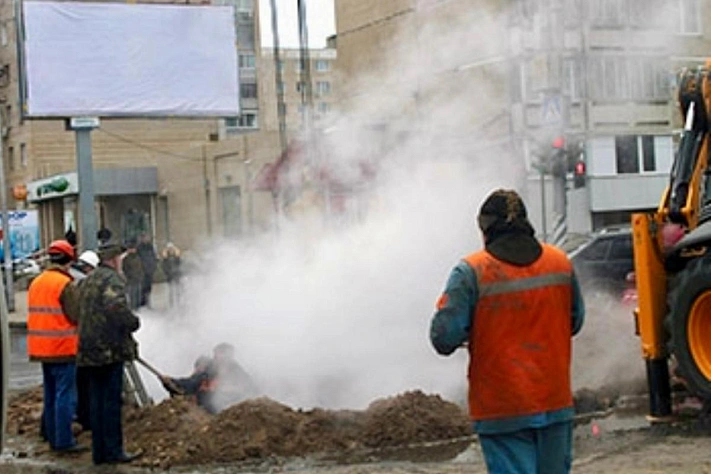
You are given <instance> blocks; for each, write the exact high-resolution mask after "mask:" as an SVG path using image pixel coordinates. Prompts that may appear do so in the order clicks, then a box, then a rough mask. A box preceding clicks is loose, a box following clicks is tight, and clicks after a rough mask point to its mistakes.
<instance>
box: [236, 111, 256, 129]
mask: <svg viewBox="0 0 711 474" xmlns="http://www.w3.org/2000/svg"><path fill="white" fill-rule="evenodd" d="M239 126H240V127H241V128H256V127H257V114H242V115H240V117H239Z"/></svg>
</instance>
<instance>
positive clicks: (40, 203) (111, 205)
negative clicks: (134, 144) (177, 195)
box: [27, 168, 167, 247]
mask: <svg viewBox="0 0 711 474" xmlns="http://www.w3.org/2000/svg"><path fill="white" fill-rule="evenodd" d="M78 194H79V184H78V179H77V173H76V172H69V173H63V174H58V175H54V176H50V177H48V178H43V179H39V180H36V181H32V182H30V183H28V184H27V201H28V203H29V204H30V205H34V206H36V207H37V209H38V211H39V224H40V234H41V241H42V246H43V247H45V246H47V245H48V244H49V242H51V241H52V240H54V239H58V238H65V237H66V236H67V235H70V234H71V233H72V232H73V233H75V234H80V229H81V216H79V215H78ZM94 194H95V205H96V216H97V221H98V228H99V229H108V230H109V231H110V232H111V234H112V238H113V239H114V240H118V241H120V242H127V241H129V240H132V239H136V238H137V237H138V236H139V235H141V234H143V233H146V234H149V235H151V236H154V235H155V234H156V202H157V195H158V170H157V168H99V169H95V170H94ZM165 224H166V225H167V223H165ZM77 238H78V241H79V242H81V235H77Z"/></svg>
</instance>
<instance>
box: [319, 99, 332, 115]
mask: <svg viewBox="0 0 711 474" xmlns="http://www.w3.org/2000/svg"><path fill="white" fill-rule="evenodd" d="M329 110H331V104H329V103H328V102H319V103H318V111H319V112H320V113H322V114H327V113H328V112H329Z"/></svg>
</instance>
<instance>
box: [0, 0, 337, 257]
mask: <svg viewBox="0 0 711 474" xmlns="http://www.w3.org/2000/svg"><path fill="white" fill-rule="evenodd" d="M30 1H31V0H30ZM144 1H145V3H180V4H185V3H187V4H201V5H202V4H209V3H212V4H214V5H227V6H232V7H234V15H235V17H234V20H235V28H236V38H237V44H236V48H237V52H238V62H239V78H240V79H239V80H240V110H241V114H240V116H238V117H232V118H225V119H204V120H192V119H171V118H165V119H104V120H102V122H101V127H100V128H98V129H96V130H94V131H93V132H92V149H93V164H94V171H95V172H94V185H95V194H96V212H97V216H98V221H99V227H100V228H102V227H106V228H108V229H110V230H111V231H112V233H113V234H114V236H116V238H118V239H120V240H123V241H126V240H128V239H130V238H133V237H135V236H136V235H138V234H139V233H143V232H148V233H150V234H152V235H153V236H154V240H155V242H156V244H157V245H158V246H159V247H160V246H162V245H164V244H165V243H166V242H167V241H173V242H175V243H176V244H177V245H178V246H179V247H181V248H199V247H200V246H201V245H202V244H204V243H206V242H207V239H208V238H209V237H213V238H220V237H222V238H226V239H235V238H241V237H244V236H248V235H251V234H253V233H257V232H261V231H267V230H270V229H272V228H273V226H274V219H275V216H274V211H273V209H274V205H273V202H272V196H271V195H270V193H268V192H260V191H256V190H254V189H253V188H252V182H253V181H254V179H255V177H256V176H258V174H259V173H260V170H261V169H262V168H263V167H264V166H265V165H266V164H267V163H270V162H273V161H275V160H277V159H278V158H279V156H280V154H281V152H282V150H281V146H280V142H279V131H278V130H279V127H278V121H277V104H276V94H275V87H274V84H275V82H274V63H273V60H272V56H271V51H267V50H264V51H263V50H262V48H261V41H260V31H259V26H258V25H259V8H258V2H257V1H255V0H212V1H209V0H188V1H187V2H184V1H181V2H173V1H169V0H144ZM18 12H19V9H18V8H17V5H15V6H13V5H12V2H5V3H2V5H0V15H1V18H2V19H3V21H2V22H0V112H1V113H2V139H3V140H2V144H3V153H4V163H5V171H6V178H7V179H6V180H7V185H8V195H9V208H10V210H13V209H37V210H38V212H39V221H40V226H41V241H42V242H41V243H42V246H46V245H47V243H48V242H50V241H51V240H53V239H56V238H60V237H62V236H64V235H65V233H66V232H67V230H69V229H72V230H73V231H75V232H77V233H80V231H81V224H80V219H81V216H79V215H78V203H77V199H78V185H77V173H76V150H75V136H74V133H73V132H71V131H68V130H66V129H65V123H64V122H63V121H61V120H28V119H25V118H23V117H22V114H21V96H20V81H21V77H20V64H19V60H18V59H19V58H18V39H17V18H18ZM283 57H284V61H283V62H284V65H283V69H284V81H283V83H284V90H285V97H286V99H287V111H288V113H287V119H288V128H287V131H288V132H289V136H290V137H291V136H294V135H295V134H297V133H299V132H300V130H301V121H300V114H299V112H300V111H301V108H300V103H299V101H298V94H297V92H298V80H297V74H296V72H297V66H296V65H297V64H299V62H298V60H297V55H296V51H294V50H285V51H284V53H283ZM335 57H336V55H335V49H333V48H329V49H325V50H315V51H313V52H312V53H311V58H312V59H311V60H312V63H311V64H312V77H313V81H314V84H313V88H314V91H315V94H314V99H315V100H314V108H315V114H316V118H317V120H319V121H320V120H322V119H323V118H324V117H325V116H326V115H327V114H328V112H329V111H330V110H331V104H332V102H333V100H332V96H333V92H334V90H335V86H334V80H333V75H334V70H335V68H334V66H333V62H334V61H335ZM53 183H64V185H62V186H58V187H57V188H58V189H61V191H52V192H47V190H48V189H52V187H53ZM38 191H43V192H38ZM79 238H80V240H81V235H80V236H79Z"/></svg>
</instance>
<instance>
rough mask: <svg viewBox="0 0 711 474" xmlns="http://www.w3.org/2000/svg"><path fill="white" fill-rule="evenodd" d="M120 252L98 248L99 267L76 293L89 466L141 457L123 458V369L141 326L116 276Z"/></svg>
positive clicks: (115, 247)
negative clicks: (86, 388)
mask: <svg viewBox="0 0 711 474" xmlns="http://www.w3.org/2000/svg"><path fill="white" fill-rule="evenodd" d="M122 252H123V249H122V248H121V246H119V245H112V244H107V245H104V246H102V247H101V248H100V249H99V258H100V259H101V263H99V266H98V267H97V268H96V270H94V271H93V272H91V273H90V274H89V275H88V276H87V277H86V279H85V280H84V282H83V283H82V285H81V287H80V291H79V296H80V299H81V300H80V307H79V351H78V353H77V364H78V365H79V366H80V367H84V368H85V370H86V373H87V378H88V379H89V393H90V398H91V402H90V404H91V408H90V410H91V412H90V422H91V441H92V460H93V462H94V464H114V463H125V462H131V461H132V460H134V459H136V458H137V457H138V456H139V455H140V453H136V454H131V453H126V452H125V451H124V448H123V427H122V422H121V404H122V400H121V395H122V392H123V371H124V370H123V369H124V364H125V363H126V362H128V361H132V360H134V359H135V358H136V357H137V355H138V347H137V344H136V342H135V340H134V339H133V335H132V333H133V332H135V331H137V330H138V328H139V326H140V321H139V319H138V317H137V316H136V315H135V314H133V312H132V311H131V309H130V307H129V304H128V301H127V298H126V288H125V282H124V279H123V278H122V277H121V275H119V268H120V265H121V263H120V257H121V254H122Z"/></svg>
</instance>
